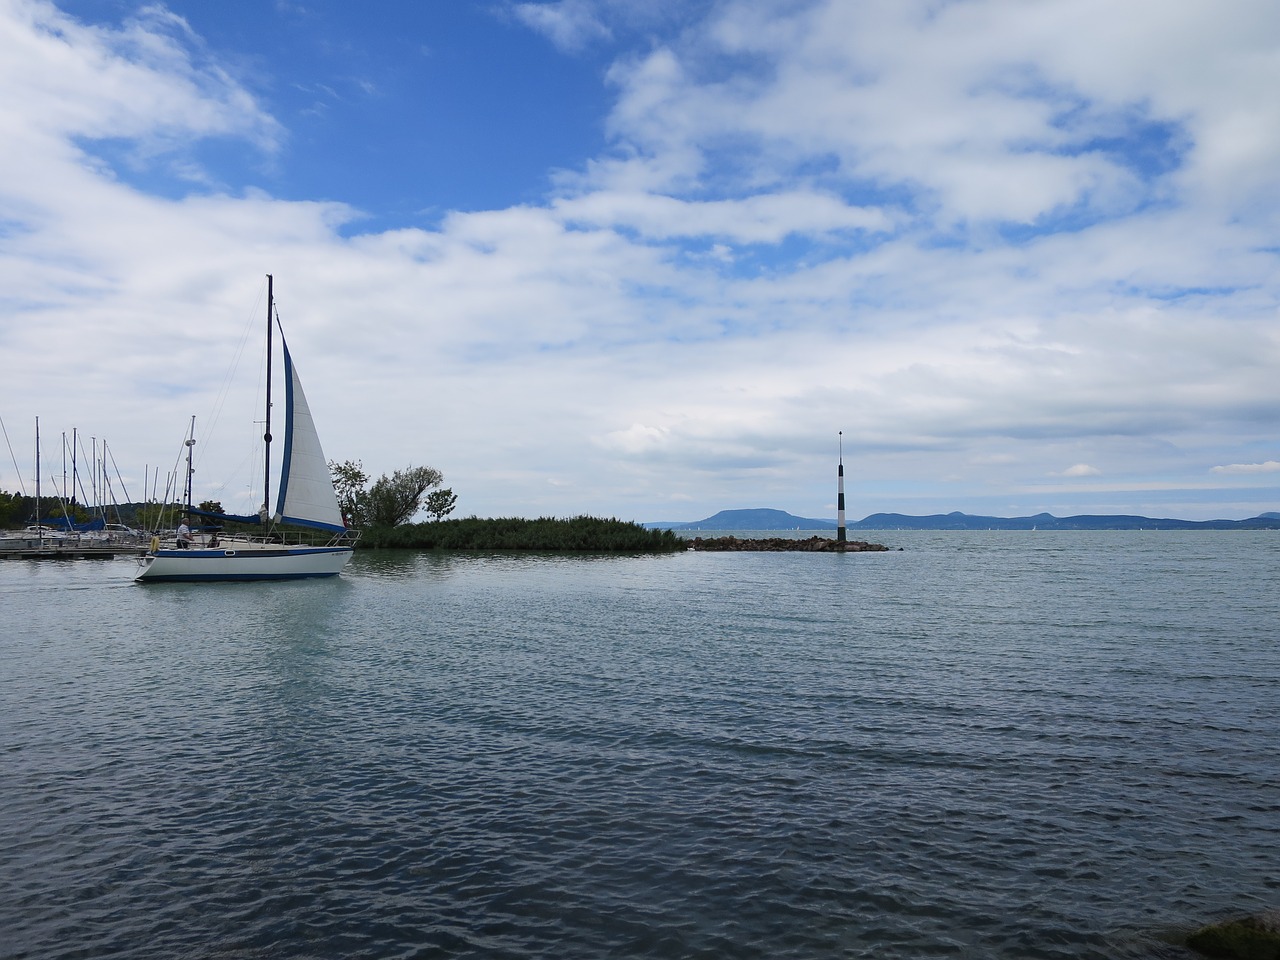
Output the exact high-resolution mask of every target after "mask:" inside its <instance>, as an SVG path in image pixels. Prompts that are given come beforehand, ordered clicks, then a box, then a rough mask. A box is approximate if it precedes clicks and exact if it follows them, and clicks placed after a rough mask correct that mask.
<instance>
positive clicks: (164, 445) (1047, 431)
mask: <svg viewBox="0 0 1280 960" xmlns="http://www.w3.org/2000/svg"><path fill="white" fill-rule="evenodd" d="M0 43H2V44H3V46H4V48H5V50H6V56H5V57H4V58H3V62H0V136H3V137H4V139H5V142H6V144H7V146H6V149H5V150H4V151H3V152H2V154H0V351H2V352H3V355H4V357H5V367H6V369H7V371H8V375H7V376H6V377H5V378H4V381H3V385H2V386H0V418H2V419H3V421H4V424H5V426H6V430H7V432H8V434H9V438H10V441H11V443H13V444H14V447H15V455H14V457H12V458H9V457H8V456H7V450H6V451H5V454H6V456H5V457H4V458H0V489H17V488H19V487H28V488H29V487H30V486H31V485H32V482H33V472H34V471H33V466H32V459H33V457H32V454H31V452H30V447H31V444H30V443H29V442H27V441H26V439H25V438H26V436H27V435H28V434H29V433H30V431H31V426H32V424H33V422H34V418H35V417H36V416H39V417H40V419H41V427H42V432H43V434H44V436H45V439H46V464H47V461H48V459H50V458H52V459H54V460H55V461H56V462H57V464H60V460H61V458H60V455H58V454H57V453H56V447H57V446H58V440H57V439H56V438H57V436H58V434H59V433H60V432H62V431H66V432H70V431H71V429H72V428H73V427H74V428H76V429H78V430H79V431H80V432H81V433H82V434H88V435H91V436H93V437H95V438H97V437H105V438H107V439H108V440H109V442H110V443H111V447H112V450H113V455H114V458H115V460H116V462H117V463H118V464H119V466H120V467H121V472H122V473H123V474H124V478H125V480H126V488H127V486H128V484H129V483H132V484H133V491H132V492H135V493H136V491H138V490H140V487H141V477H142V475H143V474H144V472H145V471H146V470H147V469H150V470H152V471H154V470H155V469H156V468H157V467H160V468H161V469H162V470H165V471H167V470H170V469H172V467H173V464H174V462H175V458H176V455H177V452H178V450H179V449H180V447H181V440H182V433H183V430H184V429H185V427H186V425H187V423H188V422H189V419H190V417H191V416H195V417H196V418H197V434H198V436H199V437H200V443H199V444H198V450H199V451H200V463H199V468H198V471H197V484H196V486H197V490H198V493H199V495H201V496H202V497H203V496H209V497H213V498H215V499H221V500H223V502H224V504H226V505H227V506H228V507H231V506H232V505H233V504H234V505H237V506H240V505H243V506H246V507H252V505H253V503H254V500H253V498H254V496H255V495H256V494H255V492H254V491H253V489H252V484H253V483H254V482H255V478H256V475H257V471H256V468H253V467H249V466H246V464H247V463H248V462H249V461H251V460H252V456H253V453H252V450H253V446H254V445H253V440H252V438H253V436H254V434H255V433H256V426H255V424H254V423H253V420H254V417H255V410H256V409H257V407H256V406H255V404H256V403H258V402H259V401H258V400H257V397H256V391H257V390H258V389H259V384H258V380H259V379H260V370H259V365H258V362H257V360H256V359H255V358H253V356H252V353H253V351H252V348H251V346H246V344H249V342H250V341H251V340H252V339H253V337H254V336H255V335H256V334H255V332H254V331H255V329H256V328H255V326H254V324H255V323H256V320H257V317H258V313H257V312H256V311H259V310H260V297H261V296H262V293H263V286H264V284H263V275H264V274H266V273H268V272H271V273H273V274H274V275H275V277H276V284H277V294H278V297H279V300H280V309H281V315H282V318H283V319H284V322H285V324H286V329H287V332H288V334H289V337H290V343H291V345H292V347H293V350H294V353H295V359H296V360H297V362H298V365H299V368H300V370H301V372H302V375H303V378H304V381H305V382H306V386H307V391H308V396H309V399H310V401H311V406H312V409H313V412H314V413H315V415H316V418H317V421H318V423H319V425H320V429H321V439H322V441H323V443H324V446H325V451H326V453H327V454H328V456H329V457H330V458H331V459H359V460H362V461H363V462H364V464H365V466H366V468H367V469H368V470H369V471H370V472H372V473H375V474H377V473H381V472H389V471H391V470H394V469H396V468H398V467H401V466H405V465H407V464H410V463H413V464H423V463H425V464H430V465H432V466H435V467H437V468H439V469H441V470H442V471H443V472H444V474H445V476H446V483H447V484H448V485H449V486H451V487H452V488H453V489H454V490H455V492H456V493H457V494H458V497H459V501H458V510H459V513H460V514H462V515H467V514H473V513H474V514H478V515H481V516H497V515H523V516H539V515H558V516H564V515H574V514H578V513H592V514H601V515H611V516H619V517H622V518H625V519H637V520H694V519H699V518H701V517H704V516H707V515H709V514H711V513H714V512H715V511H717V510H720V509H726V508H735V507H758V506H769V507H778V508H782V509H786V510H789V511H791V512H793V513H796V514H799V515H803V516H831V515H833V514H834V501H835V485H834V474H835V470H834V458H835V451H836V438H837V433H838V431H843V433H844V449H845V461H846V474H847V477H848V483H847V487H848V500H849V507H850V513H851V514H852V515H854V516H862V515H865V514H868V513H872V512H876V511H898V512H903V513H912V514H923V513H934V512H946V511H950V510H964V511H966V512H970V513H985V514H995V515H1004V516H1009V515H1021V514H1030V513H1037V512H1040V511H1049V512H1052V513H1055V514H1058V515H1066V514H1072V513H1144V514H1148V515H1157V516H1178V517H1186V518H1190V519H1206V518H1211V517H1231V518H1239V517H1246V516H1252V515H1255V514H1257V513H1259V512H1263V511H1266V510H1276V509H1280V438H1278V437H1277V424H1280V394H1278V393H1277V391H1276V390H1275V387H1274V381H1275V377H1276V373H1277V370H1280V313H1278V307H1280V300H1278V293H1280V269H1277V268H1278V266H1280V227H1278V226H1277V224H1280V217H1277V214H1280V178H1277V177H1276V175H1275V171H1276V170H1277V169H1280V113H1278V112H1277V111H1276V110H1275V108H1274V103H1273V100H1274V96H1273V93H1272V92H1273V91H1274V90H1275V89H1277V88H1280V60H1278V59H1277V58H1276V56H1275V51H1276V49H1278V48H1280V8H1276V7H1275V5H1274V4H1271V3H1268V2H1262V0H1256V2H1241V3H1236V4H1231V5H1229V6H1225V7H1224V6H1222V5H1221V4H1214V3H1210V2H1200V0H1160V2H1156V0H1134V2H1132V3H1128V4H1125V5H1123V6H1122V7H1119V8H1117V7H1115V6H1114V5H1104V4H1102V3H1101V2H1096V3H1095V2H1088V0H1043V2H1039V3H1025V4H1022V3H1010V2H1007V0H953V2H913V0H902V2H897V0H895V2H888V0H857V2H854V0H843V2H839V0H707V2H702V3H677V2H674V0H669V2H653V3H650V4H644V5H637V4H634V3H629V2H622V0H553V2H541V3H533V2H530V3H515V2H505V0H494V2H489V3H458V2H444V0H425V2H381V3H374V4H362V5H354V4H348V3H339V2H336V0H329V2H305V0H300V2H279V3H260V2H259V3H249V2H226V3H217V4H209V3H195V2H175V3H169V4H138V3H129V2H103V0H98V2H87V0H77V2H71V0H63V2H60V3H49V2H42V0H2V2H0ZM237 356H239V357H240V361H239V363H238V364H234V365H233V362H234V361H235V360H236V358H237ZM242 401H243V402H242ZM258 416H260V415H258ZM50 437H53V438H54V440H53V441H52V443H53V446H54V447H55V452H54V453H52V454H51V453H49V452H48V447H49V438H50ZM15 461H16V462H15ZM54 472H55V473H56V472H57V469H56V468H55V470H54Z"/></svg>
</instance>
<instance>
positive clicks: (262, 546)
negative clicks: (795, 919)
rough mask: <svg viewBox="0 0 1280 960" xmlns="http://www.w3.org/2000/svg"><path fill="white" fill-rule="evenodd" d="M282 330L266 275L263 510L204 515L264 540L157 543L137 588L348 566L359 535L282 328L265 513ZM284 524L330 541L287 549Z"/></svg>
mask: <svg viewBox="0 0 1280 960" xmlns="http://www.w3.org/2000/svg"><path fill="white" fill-rule="evenodd" d="M278 325H279V319H278V318H277V317H276V316H275V303H274V297H273V281H272V277H271V275H270V274H268V275H267V402H266V408H267V416H266V430H265V432H264V434H263V443H264V444H265V450H264V456H263V459H264V462H265V475H264V478H263V490H264V492H263V498H262V499H263V505H262V509H261V511H259V513H258V515H257V516H231V515H210V514H204V515H206V516H212V517H214V518H215V519H221V520H232V521H236V522H238V523H249V524H254V523H260V524H263V525H264V526H265V527H266V528H267V532H266V535H264V536H225V537H221V538H219V537H217V536H213V537H209V536H202V537H200V538H197V539H196V540H195V542H193V543H192V544H191V545H190V546H188V547H186V548H185V549H180V548H179V547H180V546H181V545H179V544H171V545H170V544H166V545H164V546H161V544H160V543H159V542H158V541H157V540H154V539H153V540H152V542H151V549H149V550H148V551H147V552H146V553H145V554H144V555H143V556H142V557H140V558H139V560H138V565H139V569H138V574H137V576H136V577H135V578H134V579H135V580H138V581H142V582H144V583H155V582H159V581H199V580H300V579H306V578H311V577H332V576H336V575H337V574H339V573H341V572H342V568H343V567H345V566H346V565H347V561H349V560H350V559H351V554H352V549H353V544H354V542H355V539H356V537H357V536H358V534H357V533H356V531H353V530H348V529H347V525H346V523H344V522H343V517H342V511H341V509H340V508H339V506H338V497H337V494H336V493H335V492H334V489H333V480H332V478H331V476H330V474H329V464H328V461H326V460H325V458H324V451H323V450H321V448H320V438H319V436H318V435H317V434H316V426H315V422H314V421H313V420H312V418H311V410H310V408H309V407H308V406H307V398H306V395H305V394H304V393H303V392H302V381H301V380H299V379H298V368H297V367H296V366H295V365H294V363H293V358H292V356H290V354H289V346H288V344H287V343H286V342H285V339H284V328H283V327H280V344H281V350H282V353H283V356H284V379H285V433H284V449H283V453H282V455H281V463H280V482H279V484H278V486H277V491H278V493H277V500H276V509H275V512H274V513H271V512H270V511H269V510H268V509H267V504H268V503H270V502H271V497H270V490H271V355H272V347H271V334H272V329H273V327H275V326H278ZM192 442H194V441H189V442H188V447H187V449H188V451H190V445H191V443H192ZM188 499H190V496H189V494H188ZM188 511H189V512H190V513H192V514H201V513H202V512H201V511H198V510H193V509H191V507H190V504H189V503H188ZM285 524H288V525H293V526H298V527H303V528H309V529H310V530H311V531H314V532H319V533H321V534H327V539H324V538H323V537H322V538H321V539H323V540H324V542H319V543H317V542H311V543H286V542H284V538H283V536H282V535H281V533H280V532H279V531H280V527H281V526H282V525H285Z"/></svg>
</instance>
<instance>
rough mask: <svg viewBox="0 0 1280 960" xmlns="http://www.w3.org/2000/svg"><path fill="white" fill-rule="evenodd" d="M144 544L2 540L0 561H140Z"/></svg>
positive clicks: (70, 539) (70, 538) (71, 538)
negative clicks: (119, 559)
mask: <svg viewBox="0 0 1280 960" xmlns="http://www.w3.org/2000/svg"><path fill="white" fill-rule="evenodd" d="M146 552H147V546H146V544H144V543H135V542H123V541H112V540H78V539H76V538H74V537H68V538H66V539H61V540H58V539H43V540H41V539H39V538H34V537H33V538H25V537H13V538H0V560H111V559H114V558H115V557H140V556H142V554H144V553H146Z"/></svg>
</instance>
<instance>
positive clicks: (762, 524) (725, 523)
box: [645, 509, 836, 530]
mask: <svg viewBox="0 0 1280 960" xmlns="http://www.w3.org/2000/svg"><path fill="white" fill-rule="evenodd" d="M645 526H646V527H657V528H666V529H670V530H834V529H835V528H836V522H835V521H834V520H809V519H806V518H805V517H797V516H794V515H792V514H790V513H787V512H786V511H785V510H768V509H759V510H721V511H720V512H719V513H717V514H716V515H715V516H713V517H707V519H705V520H694V521H693V522H692V523H666V522H661V523H646V524H645Z"/></svg>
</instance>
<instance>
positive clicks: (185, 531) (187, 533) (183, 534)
mask: <svg viewBox="0 0 1280 960" xmlns="http://www.w3.org/2000/svg"><path fill="white" fill-rule="evenodd" d="M190 546H191V528H190V527H189V526H187V518H186V517H183V518H182V520H181V521H180V522H179V523H178V549H179V550H186V549H188V548H189V547H190Z"/></svg>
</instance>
